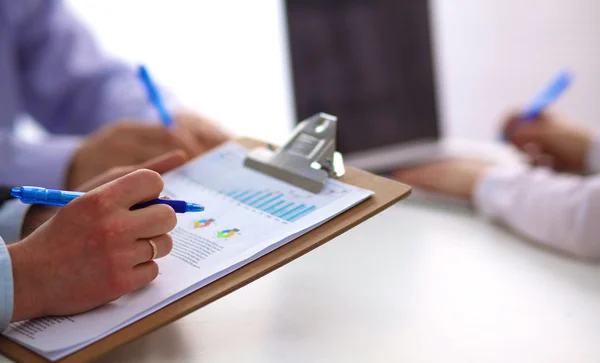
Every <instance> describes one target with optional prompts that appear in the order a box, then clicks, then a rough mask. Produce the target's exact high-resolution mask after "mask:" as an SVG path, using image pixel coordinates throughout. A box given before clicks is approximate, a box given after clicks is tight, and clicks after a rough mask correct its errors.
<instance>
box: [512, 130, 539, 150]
mask: <svg viewBox="0 0 600 363" xmlns="http://www.w3.org/2000/svg"><path fill="white" fill-rule="evenodd" d="M543 139H544V129H543V128H541V127H539V126H536V125H534V124H528V125H523V126H521V127H519V128H518V129H516V130H515V131H514V132H513V133H512V135H511V138H510V141H511V143H512V144H513V145H515V146H516V147H517V148H519V149H521V150H524V148H525V147H527V145H529V144H532V143H535V144H539V142H540V141H542V140H543Z"/></svg>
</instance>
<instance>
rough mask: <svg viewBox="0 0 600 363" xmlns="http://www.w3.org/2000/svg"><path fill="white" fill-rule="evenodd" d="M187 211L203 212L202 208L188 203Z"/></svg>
mask: <svg viewBox="0 0 600 363" xmlns="http://www.w3.org/2000/svg"><path fill="white" fill-rule="evenodd" d="M187 211H188V212H203V211H204V207H203V206H201V205H200V204H196V203H188V204H187Z"/></svg>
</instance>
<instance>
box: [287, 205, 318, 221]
mask: <svg viewBox="0 0 600 363" xmlns="http://www.w3.org/2000/svg"><path fill="white" fill-rule="evenodd" d="M315 209H317V207H315V206H314V205H313V206H312V207H310V208H306V209H305V210H303V211H302V212H300V213H298V214H296V215H295V216H293V217H291V218H288V221H290V222H295V221H297V220H298V219H300V218H302V217H304V216H305V215H307V214H308V213H310V212H312V211H314V210H315Z"/></svg>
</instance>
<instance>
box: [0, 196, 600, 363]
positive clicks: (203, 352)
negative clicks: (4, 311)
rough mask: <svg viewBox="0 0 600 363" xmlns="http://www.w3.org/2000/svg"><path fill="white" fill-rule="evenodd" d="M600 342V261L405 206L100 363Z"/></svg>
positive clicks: (541, 352) (517, 351) (598, 351)
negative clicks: (589, 261)
mask: <svg viewBox="0 0 600 363" xmlns="http://www.w3.org/2000/svg"><path fill="white" fill-rule="evenodd" d="M599 342H600V266H596V265H591V264H586V263H583V262H580V261H576V260H573V259H570V258H567V257H564V256H561V255H557V254H555V253H553V252H550V251H547V250H543V249H540V248H537V247H535V246H534V245H532V244H530V243H527V242H524V241H523V240H521V239H519V238H517V237H515V236H514V235H512V234H511V233H509V232H507V231H505V230H504V229H502V228H500V227H496V226H493V225H490V224H488V223H486V222H484V221H480V220H478V219H477V218H476V217H474V216H472V215H471V213H470V212H469V211H467V210H466V209H460V208H457V207H453V208H449V207H440V206H437V207H432V206H430V205H425V204H423V203H418V202H414V201H412V202H411V201H405V202H403V203H400V204H399V205H398V206H395V207H393V208H391V209H390V210H388V211H387V212H385V213H383V214H381V215H379V216H377V217H375V218H374V219H372V220H370V221H369V222H367V223H364V224H363V225H361V226H359V227H356V228H355V229H353V230H351V231H350V232H348V233H346V234H345V235H343V236H341V237H339V238H337V239H335V240H333V241H331V242H329V243H327V244H326V245H324V246H322V247H320V248H318V249H317V250H315V251H313V252H311V253H309V254H308V255H306V256H304V257H302V258H300V259H298V260H296V261H294V262H292V263H290V264H289V265H287V266H284V267H283V268H281V269H279V270H277V271H275V272H274V273H272V274H270V275H268V276H266V277H264V278H262V279H260V280H258V281H256V282H254V283H252V284H250V285H249V286H247V287H245V288H242V289H241V290H238V291H236V292H234V293H232V294H231V295H229V296H227V297H225V298H223V299H221V300H219V301H217V302H215V303H213V304H211V305H209V306H208V307H206V308H204V309H201V310H199V311H197V312H195V313H193V314H191V315H188V316H187V317H185V318H183V319H181V320H179V321H177V322H175V323H173V324H170V325H168V326H166V327H164V328H162V329H160V330H158V331H156V332H154V333H152V334H150V335H148V336H146V337H144V338H141V339H139V340H137V341H135V342H133V343H130V344H127V345H126V346H123V347H121V348H120V349H118V350H116V351H115V352H113V353H110V354H109V355H107V356H105V357H103V358H102V359H101V361H100V362H121V361H130V362H134V361H135V362H211V363H220V362H239V363H254V362H256V363H259V362H260V363H266V362H276V363H280V362H288V363H293V362H323V363H325V362H326V363H335V362H340V363H341V362H343V363H352V362H460V363H463V362H499V363H500V362H501V363H505V362H598V361H599V359H600V344H599ZM0 360H1V359H0Z"/></svg>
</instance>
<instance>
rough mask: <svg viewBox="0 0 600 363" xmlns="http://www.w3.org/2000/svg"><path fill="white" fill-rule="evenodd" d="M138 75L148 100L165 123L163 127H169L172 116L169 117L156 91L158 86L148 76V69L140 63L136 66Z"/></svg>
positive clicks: (171, 123)
mask: <svg viewBox="0 0 600 363" xmlns="http://www.w3.org/2000/svg"><path fill="white" fill-rule="evenodd" d="M138 77H139V78H140V80H141V81H142V84H143V85H144V87H145V88H146V92H147V94H148V101H150V103H151V104H152V105H153V106H154V108H155V109H156V111H158V114H159V116H160V120H161V121H162V123H163V125H165V127H171V125H173V118H172V117H171V114H170V113H169V111H167V108H166V107H165V104H164V103H163V101H162V97H160V93H159V92H158V87H156V85H155V84H154V82H153V81H152V78H150V73H148V70H147V69H146V67H145V66H143V65H140V66H139V67H138Z"/></svg>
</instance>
